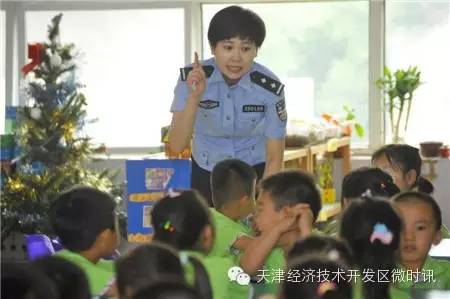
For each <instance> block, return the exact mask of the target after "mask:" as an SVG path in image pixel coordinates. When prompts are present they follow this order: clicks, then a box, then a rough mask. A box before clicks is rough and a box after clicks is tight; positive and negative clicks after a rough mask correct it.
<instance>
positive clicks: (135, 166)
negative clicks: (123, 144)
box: [126, 159, 191, 242]
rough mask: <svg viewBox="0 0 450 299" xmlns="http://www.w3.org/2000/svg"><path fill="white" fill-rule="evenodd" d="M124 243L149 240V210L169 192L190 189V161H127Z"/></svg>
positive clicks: (150, 229)
mask: <svg viewBox="0 0 450 299" xmlns="http://www.w3.org/2000/svg"><path fill="white" fill-rule="evenodd" d="M126 177H127V204H128V241H130V242H147V241H150V240H151V237H152V235H153V228H152V226H151V210H152V208H153V206H154V204H155V203H156V202H157V201H158V200H159V199H160V198H161V197H163V196H164V195H165V194H166V192H167V191H168V190H169V189H174V190H180V189H189V188H190V187H191V161H190V160H185V159H180V160H177V159H175V160H127V161H126Z"/></svg>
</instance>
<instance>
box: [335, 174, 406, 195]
mask: <svg viewBox="0 0 450 299" xmlns="http://www.w3.org/2000/svg"><path fill="white" fill-rule="evenodd" d="M367 190H369V191H370V193H371V195H372V196H380V197H388V198H389V197H391V196H393V195H395V194H397V193H399V192H400V189H399V188H398V187H397V185H395V184H394V180H393V179H392V177H391V176H390V175H389V174H388V173H386V172H384V171H383V170H381V169H379V168H370V167H361V168H358V169H355V170H353V171H351V172H349V173H348V174H347V175H346V176H345V177H344V180H343V181H342V192H341V193H342V198H347V199H352V198H359V197H360V196H362V195H363V193H365V192H367Z"/></svg>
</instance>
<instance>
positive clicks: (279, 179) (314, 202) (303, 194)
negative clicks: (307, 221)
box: [261, 170, 322, 220]
mask: <svg viewBox="0 0 450 299" xmlns="http://www.w3.org/2000/svg"><path fill="white" fill-rule="evenodd" d="M261 189H262V192H269V193H270V195H271V197H272V199H273V201H274V206H275V209H276V210H280V209H281V208H283V207H285V206H294V205H296V204H299V203H307V204H309V206H310V208H311V211H312V213H313V215H314V220H315V219H317V216H318V215H319V212H320V209H321V208H322V202H321V199H320V192H319V190H318V189H317V186H316V183H315V182H314V178H313V177H312V176H311V175H310V174H308V173H306V172H304V171H301V170H289V171H283V172H279V173H276V174H274V175H271V176H269V177H267V178H265V179H264V180H263V181H262V182H261Z"/></svg>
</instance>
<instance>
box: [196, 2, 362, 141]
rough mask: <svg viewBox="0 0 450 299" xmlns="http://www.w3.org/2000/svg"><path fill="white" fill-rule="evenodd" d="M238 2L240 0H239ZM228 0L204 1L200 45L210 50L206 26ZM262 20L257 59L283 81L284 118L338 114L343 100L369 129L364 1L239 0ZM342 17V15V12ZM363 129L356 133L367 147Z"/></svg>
mask: <svg viewBox="0 0 450 299" xmlns="http://www.w3.org/2000/svg"><path fill="white" fill-rule="evenodd" d="M240 5H241V4H240ZM226 6H228V4H227V5H203V7H202V8H203V28H204V32H203V48H204V53H205V55H204V56H205V57H208V56H209V53H210V50H209V45H208V39H207V30H208V25H209V22H210V20H211V18H212V17H213V15H214V14H215V13H216V12H217V11H219V10H220V9H222V8H223V7H226ZM242 6H244V7H246V8H249V9H251V10H253V11H255V12H256V13H258V14H259V15H260V16H261V18H262V19H263V20H264V22H265V24H266V40H265V41H264V44H263V45H262V47H261V49H260V52H259V53H258V57H257V58H256V61H257V62H259V63H262V64H264V65H265V66H267V67H269V68H270V69H271V70H272V71H273V72H274V73H275V74H277V75H278V76H279V77H280V79H281V81H282V82H283V83H284V84H285V85H286V88H285V91H286V92H285V94H286V103H287V107H288V111H289V119H290V120H293V119H312V118H313V117H318V116H320V115H321V114H322V113H324V112H329V113H336V114H342V113H343V105H344V104H346V105H348V106H350V107H352V108H354V109H355V110H356V115H357V120H358V122H360V123H361V124H362V125H363V126H364V128H365V129H366V131H367V128H368V117H369V111H368V95H369V82H368V67H369V64H368V53H369V42H368V24H369V5H368V2H367V1H345V2H316V3H312V2H304V3H266V4H242ZM343 16H345V17H343ZM367 136H368V134H366V136H364V138H363V139H360V138H355V140H354V141H355V142H356V143H359V144H357V145H356V146H363V145H365V146H367V143H368V137H367Z"/></svg>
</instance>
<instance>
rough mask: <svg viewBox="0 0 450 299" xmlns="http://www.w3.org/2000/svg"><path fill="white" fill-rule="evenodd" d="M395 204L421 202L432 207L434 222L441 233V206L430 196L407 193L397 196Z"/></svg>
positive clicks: (394, 200)
mask: <svg viewBox="0 0 450 299" xmlns="http://www.w3.org/2000/svg"><path fill="white" fill-rule="evenodd" d="M392 201H393V202H394V203H409V202H411V203H414V202H420V203H424V204H427V205H428V206H430V208H431V210H432V211H433V220H434V221H435V225H436V231H439V230H440V229H441V227H442V211H441V208H440V207H439V204H438V203H437V202H436V200H435V199H434V198H433V197H432V196H431V195H429V194H426V193H421V192H416V191H407V192H402V193H399V194H397V195H396V196H394V197H393V198H392Z"/></svg>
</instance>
